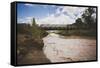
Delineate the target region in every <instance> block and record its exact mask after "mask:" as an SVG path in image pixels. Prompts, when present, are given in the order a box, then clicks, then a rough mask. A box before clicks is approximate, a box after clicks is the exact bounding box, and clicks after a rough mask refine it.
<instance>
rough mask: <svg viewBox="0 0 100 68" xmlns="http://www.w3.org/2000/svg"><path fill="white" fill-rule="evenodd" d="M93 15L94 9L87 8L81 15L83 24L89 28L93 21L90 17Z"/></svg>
mask: <svg viewBox="0 0 100 68" xmlns="http://www.w3.org/2000/svg"><path fill="white" fill-rule="evenodd" d="M93 13H95V11H94V8H92V7H89V8H88V9H86V10H85V12H84V13H83V14H82V19H83V20H84V23H85V24H87V25H88V26H89V27H91V26H92V24H93V23H94V19H93V17H92V15H93Z"/></svg>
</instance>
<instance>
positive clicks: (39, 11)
mask: <svg viewBox="0 0 100 68" xmlns="http://www.w3.org/2000/svg"><path fill="white" fill-rule="evenodd" d="M56 9H57V8H56V7H52V6H48V5H43V6H42V5H36V4H23V3H18V4H17V15H18V22H20V23H21V22H22V21H20V20H19V19H21V20H22V19H23V20H24V19H25V18H27V17H34V18H35V19H42V18H44V17H46V16H48V15H49V14H52V13H55V10H56Z"/></svg>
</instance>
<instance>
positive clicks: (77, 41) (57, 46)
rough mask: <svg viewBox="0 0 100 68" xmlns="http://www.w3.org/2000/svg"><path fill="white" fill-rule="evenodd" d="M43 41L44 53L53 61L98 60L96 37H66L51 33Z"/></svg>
mask: <svg viewBox="0 0 100 68" xmlns="http://www.w3.org/2000/svg"><path fill="white" fill-rule="evenodd" d="M43 41H44V47H43V51H44V54H45V55H46V57H47V58H48V59H49V60H50V61H51V62H52V63H53V62H72V61H89V60H96V40H95V39H86V38H64V37H61V36H60V35H58V34H55V33H50V34H49V35H48V36H46V37H44V38H43Z"/></svg>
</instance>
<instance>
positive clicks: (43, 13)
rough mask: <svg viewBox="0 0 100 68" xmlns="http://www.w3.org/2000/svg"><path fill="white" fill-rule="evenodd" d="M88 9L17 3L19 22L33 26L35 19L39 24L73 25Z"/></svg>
mask: <svg viewBox="0 0 100 68" xmlns="http://www.w3.org/2000/svg"><path fill="white" fill-rule="evenodd" d="M86 8H87V7H71V6H56V5H40V4H29V3H17V21H18V23H30V24H31V20H32V18H33V17H34V18H35V20H36V23H37V24H72V23H74V22H75V20H76V19H77V18H79V17H81V15H82V13H83V12H84V10H85V9H86Z"/></svg>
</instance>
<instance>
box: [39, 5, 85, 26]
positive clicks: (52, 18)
mask: <svg viewBox="0 0 100 68" xmlns="http://www.w3.org/2000/svg"><path fill="white" fill-rule="evenodd" d="M85 9H86V7H69V6H64V7H63V6H61V7H59V8H58V9H57V10H56V13H54V14H49V15H48V16H47V17H45V18H43V19H39V20H37V23H38V24H72V23H74V22H75V20H76V19H77V18H79V17H81V15H82V14H83V11H84V10H85ZM64 13H66V14H64Z"/></svg>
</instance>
